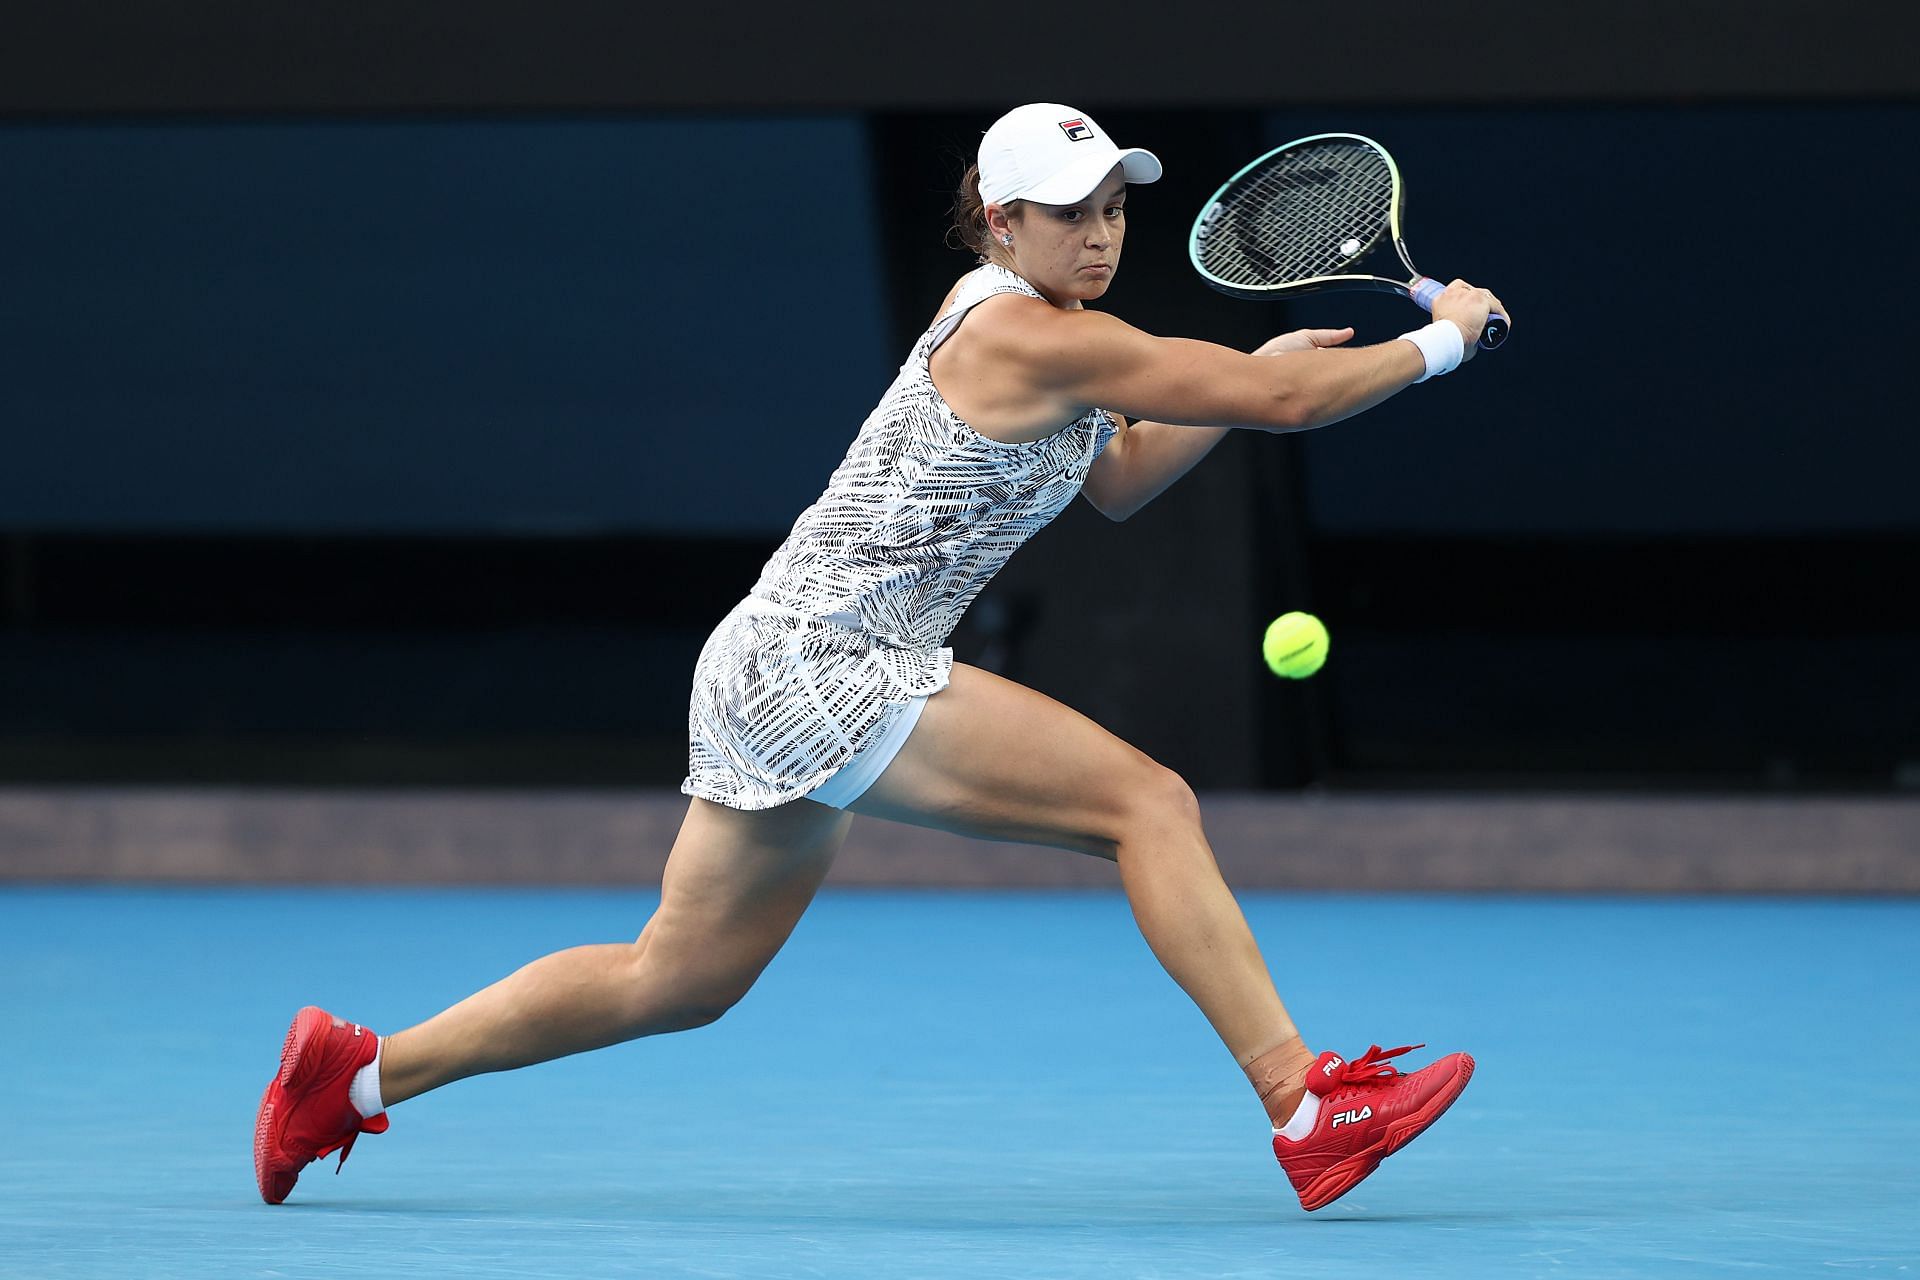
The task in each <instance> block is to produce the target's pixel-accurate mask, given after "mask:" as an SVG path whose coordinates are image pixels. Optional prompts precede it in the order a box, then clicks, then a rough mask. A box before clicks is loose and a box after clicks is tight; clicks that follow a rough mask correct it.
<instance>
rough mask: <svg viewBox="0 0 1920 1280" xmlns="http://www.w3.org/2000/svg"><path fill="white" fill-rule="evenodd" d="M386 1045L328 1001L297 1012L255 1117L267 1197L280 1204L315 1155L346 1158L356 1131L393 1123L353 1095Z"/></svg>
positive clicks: (257, 1173) (259, 1171)
mask: <svg viewBox="0 0 1920 1280" xmlns="http://www.w3.org/2000/svg"><path fill="white" fill-rule="evenodd" d="M379 1046H380V1037H378V1036H376V1035H374V1034H373V1032H371V1031H369V1030H367V1029H366V1028H365V1027H362V1026H359V1025H358V1024H356V1023H351V1022H347V1021H346V1020H345V1019H342V1018H336V1017H334V1016H333V1015H332V1014H330V1013H328V1012H327V1011H326V1010H325V1009H316V1008H314V1007H313V1006H312V1005H308V1006H307V1007H306V1008H304V1009H302V1010H301V1011H300V1012H299V1013H296V1014H295V1015H293V1026H291V1027H290V1028H288V1029H287V1042H286V1044H285V1045H284V1046H283V1047H282V1048H281V1050H280V1070H279V1072H278V1073H277V1074H276V1075H275V1076H274V1077H273V1079H271V1080H269V1081H268V1082H267V1091H266V1093H264V1094H263V1095H261V1098H260V1114H259V1116H258V1117H257V1118H256V1119H255V1120H254V1122H253V1176H254V1177H255V1178H256V1179H258V1180H259V1183H260V1198H261V1199H263V1200H265V1201H266V1202H267V1203H268V1204H279V1203H280V1202H281V1201H282V1200H285V1199H286V1198H287V1193H288V1192H290V1191H292V1190H293V1184H294V1183H296V1182H298V1181H299V1180H300V1171H301V1170H302V1169H304V1168H306V1167H307V1166H308V1165H310V1164H312V1163H313V1162H314V1161H315V1160H318V1159H320V1158H321V1157H323V1156H328V1155H332V1154H333V1153H334V1152H335V1151H338V1152H339V1153H340V1164H342V1165H344V1164H346V1162H347V1153H348V1152H349V1151H351V1150H353V1143H354V1139H356V1138H358V1137H359V1136H360V1135H361V1134H363V1133H385V1132H386V1131H387V1113H386V1112H384V1111H383V1112H381V1113H380V1114H379V1115H377V1116H374V1117H372V1118H371V1119H362V1118H361V1115H360V1113H359V1112H358V1111H356V1110H354V1108H353V1103H352V1102H350V1101H349V1100H348V1098H347V1088H348V1086H349V1085H351V1084H352V1083H353V1074H354V1072H356V1071H358V1070H359V1069H360V1068H362V1067H364V1066H366V1065H367V1064H368V1063H369V1062H372V1061H373V1055H374V1054H375V1053H376V1052H377V1051H378V1049H379ZM338 1171H339V1169H338V1167H337V1166H336V1168H335V1172H338Z"/></svg>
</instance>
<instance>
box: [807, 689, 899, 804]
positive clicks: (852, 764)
mask: <svg viewBox="0 0 1920 1280" xmlns="http://www.w3.org/2000/svg"><path fill="white" fill-rule="evenodd" d="M926 709H927V700H926V698H924V697H919V698H915V699H914V700H913V701H912V702H909V703H907V704H906V705H905V706H903V707H901V708H900V710H898V711H896V712H895V713H894V714H893V718H892V720H891V721H889V722H888V724H887V726H886V728H885V729H883V730H882V731H881V733H880V736H879V737H878V738H875V739H874V740H873V741H872V742H871V743H869V744H867V748H866V749H865V750H864V751H862V752H861V753H860V754H859V755H857V756H855V757H854V758H853V759H851V760H849V761H847V763H845V764H843V765H841V766H840V771H839V772H838V773H836V774H834V775H833V776H832V777H831V778H828V779H827V780H826V781H825V782H823V783H821V784H820V785H819V786H817V787H815V788H814V789H813V790H812V791H809V792H808V793H807V799H809V800H818V801H819V802H820V803H821V804H824V805H826V806H828V807H829V808H833V809H844V808H846V807H847V806H848V805H850V804H852V803H853V802H854V801H855V800H858V799H859V798H860V797H861V796H863V795H865V794H866V790H867V788H868V787H870V786H872V785H873V784H874V781H875V780H876V779H878V778H879V776H880V775H881V774H883V773H885V772H886V771H887V766H888V765H890V764H892V763H893V758H894V757H895V756H897V755H899V754H900V748H902V747H904V746H906V745H907V735H908V734H910V733H912V732H913V726H914V725H916V724H918V723H919V722H920V713H921V712H922V711H925V710H926Z"/></svg>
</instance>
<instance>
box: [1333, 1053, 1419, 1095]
mask: <svg viewBox="0 0 1920 1280" xmlns="http://www.w3.org/2000/svg"><path fill="white" fill-rule="evenodd" d="M1426 1047H1427V1046H1425V1045H1424V1044H1403V1045H1401V1046H1400V1047H1399V1048H1398V1049H1382V1048H1381V1047H1380V1046H1379V1045H1377V1044H1376V1045H1372V1046H1370V1047H1369V1048H1368V1049H1367V1051H1366V1052H1365V1053H1363V1054H1361V1055H1360V1056H1359V1057H1358V1058H1355V1059H1354V1060H1353V1061H1351V1062H1346V1063H1342V1064H1341V1065H1340V1067H1339V1069H1338V1070H1336V1071H1335V1072H1334V1073H1333V1078H1334V1079H1335V1080H1338V1081H1339V1082H1340V1083H1341V1084H1354V1085H1363V1086H1364V1085H1375V1084H1380V1083H1382V1082H1384V1081H1387V1080H1393V1079H1397V1078H1398V1077H1399V1075H1400V1071H1399V1070H1398V1069H1397V1068H1395V1067H1393V1066H1392V1065H1390V1064H1389V1063H1388V1062H1387V1059H1388V1058H1397V1057H1399V1056H1400V1055H1401V1054H1403V1053H1412V1052H1413V1051H1414V1050H1415V1049H1424V1048H1426Z"/></svg>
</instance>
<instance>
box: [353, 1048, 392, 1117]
mask: <svg viewBox="0 0 1920 1280" xmlns="http://www.w3.org/2000/svg"><path fill="white" fill-rule="evenodd" d="M386 1047H387V1046H386V1045H384V1044H381V1043H380V1042H379V1041H377V1040H376V1041H375V1042H374V1045H373V1061H372V1062H369V1063H368V1064H367V1065H366V1066H364V1067H362V1068H360V1069H359V1070H358V1071H356V1072H354V1073H353V1082H352V1083H351V1084H349V1085H348V1086H347V1101H349V1102H351V1103H353V1109H354V1110H355V1111H358V1112H359V1113H360V1118H361V1119H362V1120H371V1119H373V1117H375V1116H377V1115H379V1114H380V1113H381V1112H382V1111H385V1110H386V1109H387V1107H386V1104H385V1103H383V1102H381V1101H380V1053H381V1051H382V1050H384V1049H385V1048H386Z"/></svg>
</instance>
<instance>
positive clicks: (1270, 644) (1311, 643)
mask: <svg viewBox="0 0 1920 1280" xmlns="http://www.w3.org/2000/svg"><path fill="white" fill-rule="evenodd" d="M1327 643H1328V642H1327V628H1326V626H1325V624H1323V623H1322V622H1321V621H1320V619H1318V618H1316V617H1314V616H1313V615H1312V614H1310V613H1283V614H1281V615H1280V616H1279V617H1277V618H1275V619H1274V620H1273V621H1272V622H1270V623H1268V624H1267V634H1266V638H1265V639H1263V640H1262V641H1261V642H1260V654H1261V656H1262V657H1264V658H1265V659H1266V660H1267V669H1268V670H1269V671H1272V672H1273V674H1275V675H1277V676H1285V677H1287V679H1289V680H1304V679H1306V678H1307V677H1308V676H1310V675H1312V674H1313V673H1314V672H1316V671H1318V670H1319V669H1320V664H1321V663H1323V662H1325V661H1326V660H1327Z"/></svg>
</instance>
